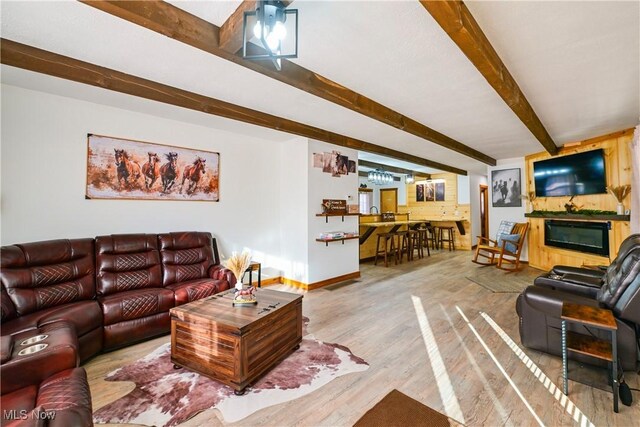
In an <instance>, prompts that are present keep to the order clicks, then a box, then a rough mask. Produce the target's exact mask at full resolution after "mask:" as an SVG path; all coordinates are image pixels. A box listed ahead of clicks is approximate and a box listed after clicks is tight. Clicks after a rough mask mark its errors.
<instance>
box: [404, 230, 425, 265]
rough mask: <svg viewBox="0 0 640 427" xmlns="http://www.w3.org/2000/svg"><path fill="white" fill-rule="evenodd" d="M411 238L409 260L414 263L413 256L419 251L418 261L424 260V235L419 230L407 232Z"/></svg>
mask: <svg viewBox="0 0 640 427" xmlns="http://www.w3.org/2000/svg"><path fill="white" fill-rule="evenodd" d="M407 235H408V236H409V252H408V254H407V259H408V260H409V261H413V255H414V252H415V251H418V259H420V258H424V251H423V250H422V235H421V234H420V232H419V231H418V230H409V231H407Z"/></svg>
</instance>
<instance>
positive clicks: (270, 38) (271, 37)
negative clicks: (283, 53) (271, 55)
mask: <svg viewBox="0 0 640 427" xmlns="http://www.w3.org/2000/svg"><path fill="white" fill-rule="evenodd" d="M279 44H280V40H278V36H276V35H275V33H274V32H273V31H272V32H270V33H269V34H268V35H267V46H269V49H271V51H272V52H273V51H275V50H276V49H278V45H279Z"/></svg>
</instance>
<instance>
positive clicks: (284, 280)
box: [262, 271, 360, 291]
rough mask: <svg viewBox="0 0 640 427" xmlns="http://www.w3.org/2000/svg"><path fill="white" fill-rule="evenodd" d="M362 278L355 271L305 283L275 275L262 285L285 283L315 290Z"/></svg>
mask: <svg viewBox="0 0 640 427" xmlns="http://www.w3.org/2000/svg"><path fill="white" fill-rule="evenodd" d="M358 278H360V272H359V271H354V272H353V273H348V274H343V275H342V276H336V277H332V278H330V279H326V280H321V281H319V282H315V283H304V282H300V281H298V280H294V279H289V278H287V277H282V276H280V277H273V278H271V279H267V280H268V281H267V280H263V281H262V286H269V285H275V284H283V285H287V286H292V287H294V288H298V289H302V290H303V291H313V290H314V289H319V288H322V287H324V286H329V285H334V284H336V283H340V282H344V281H346V280H353V279H358Z"/></svg>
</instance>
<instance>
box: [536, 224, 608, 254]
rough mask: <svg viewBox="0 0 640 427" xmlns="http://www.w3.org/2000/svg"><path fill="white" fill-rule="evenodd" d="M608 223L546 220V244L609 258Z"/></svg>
mask: <svg viewBox="0 0 640 427" xmlns="http://www.w3.org/2000/svg"><path fill="white" fill-rule="evenodd" d="M609 228H610V225H609V223H607V222H587V221H557V220H551V219H548V220H545V222H544V244H545V245H547V246H555V247H558V248H564V249H570V250H574V251H580V252H588V253H591V254H596V255H601V256H604V257H608V256H609Z"/></svg>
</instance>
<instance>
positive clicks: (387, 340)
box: [85, 251, 640, 426]
mask: <svg viewBox="0 0 640 427" xmlns="http://www.w3.org/2000/svg"><path fill="white" fill-rule="evenodd" d="M470 259H471V253H470V252H465V251H458V252H455V253H450V252H436V253H432V256H431V257H430V258H425V259H422V260H416V261H413V262H411V263H406V262H405V263H403V264H402V265H398V266H390V267H388V268H385V267H381V266H373V265H372V264H363V265H361V272H362V278H361V279H360V280H359V281H354V282H353V283H351V284H349V285H347V286H339V287H336V288H335V289H333V290H328V289H318V290H315V291H312V292H308V293H306V294H305V297H304V300H303V313H304V315H305V316H307V317H309V318H310V324H309V332H310V333H312V334H314V335H315V337H316V338H318V339H321V340H323V341H327V342H337V343H340V344H343V345H346V346H348V347H349V348H350V349H351V351H352V352H353V353H354V354H356V355H357V356H360V357H362V358H364V359H365V360H366V361H367V362H368V363H369V364H370V368H369V369H368V370H367V371H364V372H359V373H354V374H349V375H345V376H343V377H339V378H337V379H335V380H333V381H331V382H330V383H329V384H327V385H325V386H324V387H322V388H320V389H319V390H317V391H315V392H313V393H311V394H309V395H307V396H304V397H302V398H300V399H297V400H294V401H291V402H287V403H284V404H280V405H276V406H272V407H269V408H266V409H263V410H261V411H258V412H256V413H254V414H253V415H251V416H249V417H247V418H245V419H244V420H242V421H240V422H238V423H236V424H237V425H245V426H253V425H265V426H276V425H277V426H351V425H353V424H354V423H355V421H357V420H358V418H360V416H362V414H364V413H365V412H366V411H367V410H368V409H370V408H371V407H372V406H373V405H374V404H375V403H377V402H378V401H379V400H380V399H382V398H383V397H384V396H385V395H386V394H387V393H388V392H389V391H390V390H392V389H394V388H396V389H398V390H400V391H401V392H403V393H405V394H407V395H409V396H411V397H413V398H414V399H416V400H418V401H420V402H422V403H424V404H426V405H428V406H430V407H431V408H433V409H435V410H438V411H440V412H442V413H445V414H447V415H449V416H451V417H452V418H454V419H456V420H458V421H460V422H463V423H464V424H466V425H468V426H529V425H531V426H535V425H539V423H538V422H537V421H536V419H535V418H534V415H532V413H531V412H530V410H529V409H528V408H527V406H526V405H525V403H523V400H522V399H521V398H520V397H519V396H518V394H517V392H516V391H515V389H514V388H513V387H512V386H511V385H510V384H509V382H508V381H507V380H506V379H505V377H504V376H503V374H502V373H501V371H500V369H499V368H498V367H497V365H496V363H495V362H494V361H493V360H492V358H491V356H490V355H489V354H488V352H487V351H486V350H485V348H484V347H483V346H482V344H481V343H480V341H479V340H478V338H477V337H476V335H475V334H474V332H473V331H472V329H471V327H470V326H469V324H467V322H466V321H465V320H464V318H463V317H462V315H461V314H460V312H459V311H458V310H457V309H456V306H457V307H459V309H460V310H461V311H462V313H464V315H465V316H466V317H467V318H468V320H469V323H470V325H472V326H473V327H474V328H475V330H476V331H477V334H478V335H479V336H480V337H481V338H482V339H483V340H484V342H485V343H486V345H487V347H488V348H489V349H490V350H491V352H492V353H493V354H494V356H495V358H496V359H497V361H498V362H499V363H500V365H501V366H502V367H503V369H504V371H505V373H506V374H507V375H508V376H509V378H510V379H511V381H512V382H513V384H514V385H515V387H517V389H518V390H519V391H520V393H521V394H522V396H523V398H524V399H525V400H526V401H527V402H528V404H529V405H530V406H531V408H532V410H533V411H534V412H535V414H537V416H538V417H539V418H540V420H541V422H542V423H543V424H544V425H547V426H571V425H580V422H582V420H581V419H579V421H580V422H576V420H575V419H574V417H575V412H573V410H572V413H571V414H569V413H568V412H567V410H566V409H565V408H564V407H563V406H562V405H561V403H560V400H556V398H554V397H553V395H552V394H551V393H550V392H549V391H548V388H547V387H549V386H548V384H549V383H547V387H545V386H544V385H543V384H542V383H541V382H540V381H539V380H538V378H536V376H535V375H534V374H533V373H532V372H531V370H530V369H529V368H528V367H527V366H526V365H525V363H523V362H522V360H521V358H519V357H518V356H517V355H516V354H515V352H514V351H513V350H512V349H511V348H510V347H509V346H508V345H507V344H506V343H505V341H504V340H503V338H501V337H500V336H499V335H498V333H497V332H496V331H495V330H494V329H493V328H492V327H491V326H490V324H489V323H488V322H487V320H486V319H485V318H484V317H482V315H481V314H480V313H481V312H484V313H486V314H487V315H488V316H490V317H491V318H492V319H493V320H494V321H495V322H496V323H497V324H498V325H499V326H500V327H501V328H502V329H503V330H504V331H505V332H506V333H507V334H508V336H509V337H511V339H512V340H513V341H515V343H516V344H517V345H518V346H520V338H519V334H518V318H517V316H516V312H515V300H516V296H517V294H515V293H492V292H491V291H489V290H487V289H485V288H484V287H482V286H479V285H477V284H475V283H473V282H471V281H470V280H468V279H466V277H467V276H469V275H471V274H472V273H473V272H474V270H475V269H477V268H492V267H479V266H477V265H475V264H472V263H471V262H470ZM536 273H539V271H537V270H534V269H531V268H528V267H527V268H526V270H525V271H524V274H530V275H532V276H534V275H535V274H536ZM501 274H502V273H500V275H498V276H497V277H500V278H501V279H500V280H509V275H508V274H504V276H501ZM271 289H280V290H284V291H290V292H296V291H295V290H294V289H293V288H288V287H286V286H274V287H271ZM421 307H422V309H421ZM431 337H433V340H432V339H431ZM168 341H169V337H168V336H165V337H161V338H157V339H154V340H151V341H147V342H145V343H142V344H138V345H135V346H131V347H129V348H126V349H123V350H119V351H116V352H112V353H108V354H105V355H101V356H98V357H97V358H95V359H93V360H92V361H90V362H89V363H88V364H87V365H86V366H85V367H86V369H87V373H88V376H89V382H90V386H91V394H92V396H93V408H94V410H96V409H98V408H100V407H102V406H104V405H105V404H107V403H110V402H112V401H114V400H115V399H117V398H119V397H121V396H123V395H125V394H126V393H128V392H129V391H131V390H132V389H133V384H132V383H127V382H121V383H113V382H106V381H103V380H102V378H103V377H104V376H105V374H107V373H108V372H110V371H112V370H114V369H116V368H118V367H121V366H123V365H125V364H128V363H130V362H133V361H134V360H136V359H138V358H140V357H142V356H144V355H146V354H147V353H149V352H150V351H152V350H154V349H155V348H157V347H158V346H159V345H161V344H163V343H165V342H168ZM434 341H435V345H434ZM427 343H428V344H429V349H430V351H429V352H427ZM436 347H437V349H436ZM520 347H521V346H520ZM521 348H522V347H521ZM524 350H525V353H526V355H527V356H528V357H529V358H530V359H531V361H533V363H535V364H536V365H537V366H538V367H539V368H540V369H541V370H542V372H543V373H544V374H546V376H547V377H548V378H549V379H550V381H552V382H553V383H555V385H556V386H558V387H561V386H562V371H561V368H562V366H561V365H562V364H561V360H560V359H559V358H556V357H552V356H548V355H546V354H543V353H539V352H536V351H532V350H528V349H524ZM441 366H444V367H445V368H446V369H442V368H441ZM626 379H627V382H628V383H629V384H630V386H631V387H634V388H639V385H640V381H639V376H638V375H637V374H635V373H627V374H626ZM551 387H552V386H551ZM569 399H570V400H571V401H572V402H573V404H575V406H576V407H577V408H579V409H580V411H582V413H583V414H584V415H585V416H586V417H587V418H588V419H589V420H590V421H591V422H592V423H593V424H594V425H596V426H633V425H635V426H638V425H640V421H639V420H640V405H639V404H638V400H640V394H639V393H637V392H634V399H635V402H634V403H633V405H632V406H631V407H627V406H623V405H620V413H619V414H614V413H613V410H612V395H611V393H607V392H605V391H601V390H598V389H595V388H591V387H588V386H585V385H582V384H579V383H575V382H570V384H569ZM567 406H569V407H572V405H567ZM457 408H459V412H458V409H457ZM460 414H462V415H461V416H460ZM223 424H224V423H223V422H222V421H221V420H220V418H219V414H218V412H217V411H216V410H208V411H205V412H202V413H200V414H198V415H197V416H195V417H194V418H192V419H191V420H189V421H187V422H185V423H184V424H182V425H183V426H218V425H223Z"/></svg>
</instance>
